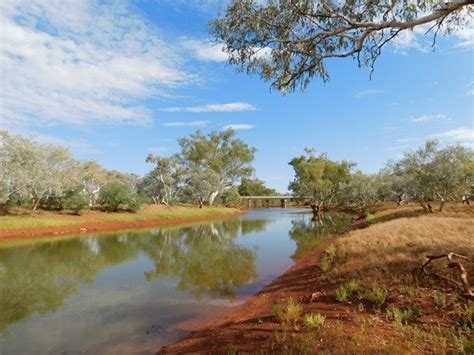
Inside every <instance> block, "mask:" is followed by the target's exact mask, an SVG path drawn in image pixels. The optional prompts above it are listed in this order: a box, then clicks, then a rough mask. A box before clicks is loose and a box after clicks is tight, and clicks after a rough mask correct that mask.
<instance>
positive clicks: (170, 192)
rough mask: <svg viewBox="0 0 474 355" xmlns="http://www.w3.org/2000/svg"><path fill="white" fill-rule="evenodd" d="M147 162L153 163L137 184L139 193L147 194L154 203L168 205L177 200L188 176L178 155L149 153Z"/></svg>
mask: <svg viewBox="0 0 474 355" xmlns="http://www.w3.org/2000/svg"><path fill="white" fill-rule="evenodd" d="M146 162H147V163H151V164H154V165H155V167H154V168H153V170H152V171H150V172H149V173H148V174H147V175H145V177H144V178H143V179H142V181H141V182H140V184H139V191H140V193H142V194H144V195H146V196H148V197H150V198H151V200H152V201H153V202H154V203H162V204H164V205H169V204H172V203H173V202H175V201H176V200H178V198H179V195H180V193H181V192H182V189H183V188H184V187H185V185H186V181H187V180H188V178H189V174H188V171H187V168H186V167H185V166H184V164H183V162H182V159H181V157H180V156H179V155H177V154H174V155H172V156H171V157H160V156H157V155H153V154H150V155H148V157H147V159H146Z"/></svg>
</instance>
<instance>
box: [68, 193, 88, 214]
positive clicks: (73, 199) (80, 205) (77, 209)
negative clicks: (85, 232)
mask: <svg viewBox="0 0 474 355" xmlns="http://www.w3.org/2000/svg"><path fill="white" fill-rule="evenodd" d="M87 205H88V202H87V199H86V197H85V196H84V194H83V193H82V191H81V190H80V189H75V190H71V191H69V192H68V193H67V194H66V197H65V198H64V202H63V206H64V208H65V209H67V210H70V211H72V212H73V213H74V214H76V215H80V214H81V211H82V210H83V209H84V208H86V207H87Z"/></svg>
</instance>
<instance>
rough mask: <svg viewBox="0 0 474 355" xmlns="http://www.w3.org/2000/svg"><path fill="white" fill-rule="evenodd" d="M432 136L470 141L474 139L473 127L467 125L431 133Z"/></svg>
mask: <svg viewBox="0 0 474 355" xmlns="http://www.w3.org/2000/svg"><path fill="white" fill-rule="evenodd" d="M432 137H433V138H445V139H450V140H453V141H464V142H467V141H472V140H474V129H472V128H467V127H460V128H456V129H450V130H448V131H445V132H441V133H437V134H433V136H432Z"/></svg>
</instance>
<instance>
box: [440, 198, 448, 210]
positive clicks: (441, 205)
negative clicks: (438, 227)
mask: <svg viewBox="0 0 474 355" xmlns="http://www.w3.org/2000/svg"><path fill="white" fill-rule="evenodd" d="M445 203H446V201H444V200H442V201H441V203H440V204H439V212H443V208H444V204H445Z"/></svg>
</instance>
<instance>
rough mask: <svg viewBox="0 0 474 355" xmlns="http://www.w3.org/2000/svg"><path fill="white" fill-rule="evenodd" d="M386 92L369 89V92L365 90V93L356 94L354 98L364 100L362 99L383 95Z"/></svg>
mask: <svg viewBox="0 0 474 355" xmlns="http://www.w3.org/2000/svg"><path fill="white" fill-rule="evenodd" d="M384 92H385V91H384V90H379V89H369V90H363V91H359V92H356V93H355V94H354V96H355V97H357V98H362V97H366V96H369V95H377V94H383V93H384Z"/></svg>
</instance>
